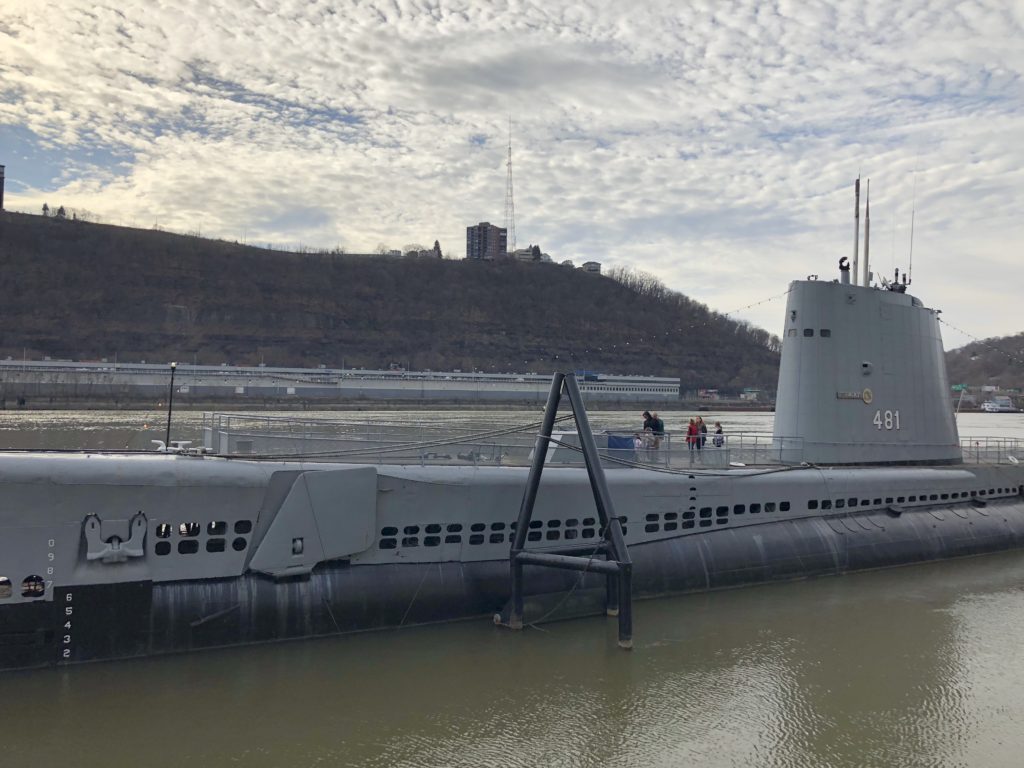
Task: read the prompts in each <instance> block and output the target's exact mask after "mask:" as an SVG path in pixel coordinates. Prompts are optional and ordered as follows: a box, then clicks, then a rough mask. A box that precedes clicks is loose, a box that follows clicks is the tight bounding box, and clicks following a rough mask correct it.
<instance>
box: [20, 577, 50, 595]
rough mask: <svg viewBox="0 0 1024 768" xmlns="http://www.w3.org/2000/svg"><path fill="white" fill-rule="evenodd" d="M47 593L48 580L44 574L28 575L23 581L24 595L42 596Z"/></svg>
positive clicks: (22, 592) (22, 591) (22, 590)
mask: <svg viewBox="0 0 1024 768" xmlns="http://www.w3.org/2000/svg"><path fill="white" fill-rule="evenodd" d="M44 594H46V582H45V581H43V577H42V576H26V577H25V579H24V580H23V581H22V582H21V596H22V597H42V596H43V595H44Z"/></svg>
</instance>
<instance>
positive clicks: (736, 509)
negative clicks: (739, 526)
mask: <svg viewBox="0 0 1024 768" xmlns="http://www.w3.org/2000/svg"><path fill="white" fill-rule="evenodd" d="M746 511H747V508H746V506H745V505H743V504H734V505H733V507H732V513H733V514H734V515H742V514H743V513H744V512H746Z"/></svg>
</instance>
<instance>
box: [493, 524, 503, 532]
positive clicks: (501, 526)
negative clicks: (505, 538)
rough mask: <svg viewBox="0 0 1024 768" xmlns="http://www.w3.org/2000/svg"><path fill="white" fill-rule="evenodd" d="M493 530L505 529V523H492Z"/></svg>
mask: <svg viewBox="0 0 1024 768" xmlns="http://www.w3.org/2000/svg"><path fill="white" fill-rule="evenodd" d="M491 530H492V531H504V530H505V524H504V523H491Z"/></svg>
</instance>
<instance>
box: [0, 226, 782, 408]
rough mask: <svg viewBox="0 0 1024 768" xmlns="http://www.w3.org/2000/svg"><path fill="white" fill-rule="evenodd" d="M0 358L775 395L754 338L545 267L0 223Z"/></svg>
mask: <svg viewBox="0 0 1024 768" xmlns="http://www.w3.org/2000/svg"><path fill="white" fill-rule="evenodd" d="M0 302H2V306H3V316H4V322H3V324H2V326H0V355H2V356H7V355H11V356H14V357H20V356H21V355H22V354H27V355H28V356H29V357H35V358H38V357H42V356H44V355H49V356H52V357H55V358H57V357H60V358H70V359H100V358H108V359H113V358H114V356H115V355H116V356H117V358H118V359H119V360H123V361H132V360H147V361H150V362H154V361H167V360H174V359H177V360H188V361H192V360H193V359H195V360H197V361H198V362H200V363H209V364H218V363H221V362H230V363H234V364H239V365H245V364H255V363H258V362H261V361H264V362H266V363H267V364H268V365H297V366H298V365H301V366H311V367H315V366H316V365H318V364H325V365H328V366H341V365H342V364H344V365H345V366H348V367H356V366H362V367H367V368H370V367H373V368H379V367H386V366H387V365H389V364H390V363H399V364H401V365H403V366H407V367H412V368H417V369H425V368H430V369H434V370H442V369H454V368H461V369H463V370H470V369H480V370H485V371H502V372H511V371H520V372H523V371H537V372H548V371H551V370H555V369H560V370H574V369H577V370H578V369H581V368H585V369H588V370H596V371H604V372H616V373H637V374H645V375H661V376H679V377H681V379H682V381H683V385H684V387H718V388H721V389H726V388H730V387H732V388H735V387H744V386H757V387H762V388H767V389H774V387H775V378H776V371H777V366H778V355H777V353H776V352H775V351H773V349H771V348H770V343H771V340H770V337H769V334H767V333H766V332H765V331H763V330H760V329H756V328H748V327H745V326H743V325H739V324H736V323H734V322H732V321H730V320H727V319H725V318H723V317H721V316H719V315H716V314H714V313H712V312H710V311H709V310H708V309H707V308H706V307H704V306H703V305H700V304H697V303H695V302H692V301H690V300H689V299H687V298H686V297H685V296H682V295H680V294H675V293H671V292H667V293H664V294H661V295H658V296H657V297H654V298H652V297H650V296H644V295H642V294H641V293H640V292H638V291H637V290H636V289H635V288H634V287H629V286H627V285H623V284H622V283H621V282H618V281H616V280H612V279H609V278H607V277H601V276H596V275H590V274H584V273H583V272H581V271H579V270H574V269H571V268H569V267H562V266H557V265H552V264H535V263H527V264H522V263H517V262H507V263H505V262H503V263H471V262H467V261H464V260H458V261H447V260H438V259H425V258H393V257H385V256H379V257H378V256H374V257H366V256H350V255H344V254H342V255H328V254H295V253H285V252H278V251H268V250H263V249H259V248H253V247H248V246H243V245H239V244H237V243H228V242H223V241H215V240H204V239H201V238H197V237H189V236H182V235H173V234H168V233H164V232H158V231H148V230H138V229H128V228H122V227H112V226H105V225H98V224H90V223H84V222H79V221H67V220H55V219H52V218H50V219H47V218H43V217H40V216H27V215H23V214H10V213H0Z"/></svg>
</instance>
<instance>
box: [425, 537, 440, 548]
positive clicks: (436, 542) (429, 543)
mask: <svg viewBox="0 0 1024 768" xmlns="http://www.w3.org/2000/svg"><path fill="white" fill-rule="evenodd" d="M423 546H424V547H439V546H441V537H440V536H427V537H426V538H424V539H423Z"/></svg>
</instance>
